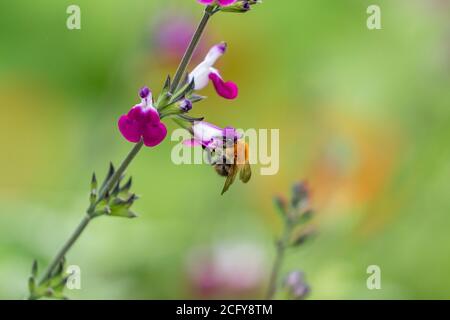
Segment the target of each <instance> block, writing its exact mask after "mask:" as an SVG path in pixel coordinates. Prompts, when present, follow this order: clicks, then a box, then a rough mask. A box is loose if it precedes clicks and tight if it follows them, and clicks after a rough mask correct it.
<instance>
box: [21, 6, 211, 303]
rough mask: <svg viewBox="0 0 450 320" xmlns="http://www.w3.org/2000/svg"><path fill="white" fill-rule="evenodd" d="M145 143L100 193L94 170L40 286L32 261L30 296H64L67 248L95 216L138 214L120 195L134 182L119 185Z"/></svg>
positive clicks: (183, 68)
mask: <svg viewBox="0 0 450 320" xmlns="http://www.w3.org/2000/svg"><path fill="white" fill-rule="evenodd" d="M215 9H217V8H216V6H215V5H211V6H207V7H206V8H205V11H204V14H203V17H202V19H201V21H200V23H199V25H198V27H197V29H196V31H195V33H194V35H193V37H192V39H191V42H190V44H189V46H188V48H187V50H186V52H185V54H184V56H183V59H182V60H181V62H180V65H179V66H178V68H177V71H176V73H175V76H174V81H173V84H172V86H171V87H170V92H169V93H170V94H172V93H173V92H175V91H176V89H177V88H178V86H179V84H180V82H181V79H182V77H183V75H184V74H185V72H186V69H187V67H188V65H189V62H190V61H191V59H192V56H193V54H194V51H195V49H196V48H197V45H198V43H199V41H200V39H201V37H202V35H203V33H204V31H205V28H206V26H207V24H208V21H209V19H210V17H211V16H212V15H213V14H214V13H215V12H217V11H216V10H215ZM142 146H143V141H142V140H141V141H140V142H138V143H137V144H135V145H134V146H133V148H132V149H131V151H130V152H129V153H128V155H127V156H126V157H125V159H124V160H123V161H122V163H121V164H120V166H119V168H118V169H117V170H114V167H113V166H112V165H111V167H110V171H109V173H108V175H107V177H106V179H105V182H104V183H103V185H102V187H101V188H100V192H99V193H98V194H97V192H96V189H97V186H96V185H97V181H96V178H95V174H94V176H93V179H92V184H91V205H90V206H89V208H88V209H87V211H86V213H87V214H86V216H85V217H84V218H83V220H82V221H81V223H80V224H79V225H78V227H77V228H76V230H75V231H74V233H73V234H72V235H71V237H70V238H69V239H68V240H67V241H66V243H65V244H64V245H63V246H62V248H61V249H60V251H59V252H58V253H57V255H56V256H55V258H54V259H53V260H52V262H51V263H50V265H49V266H48V267H47V269H46V270H45V272H44V275H43V276H42V279H41V281H40V282H39V285H38V286H36V284H35V277H36V274H37V263H34V264H33V271H32V276H31V277H30V279H29V289H30V296H29V299H39V298H41V297H44V296H46V297H58V298H60V297H64V296H63V295H62V290H63V287H64V285H65V282H66V281H67V278H68V277H65V276H64V275H63V266H64V260H65V256H66V254H67V252H68V251H69V250H70V249H71V248H72V246H73V245H74V244H75V242H76V241H77V240H78V238H79V237H80V236H81V234H82V233H83V231H84V230H85V229H86V227H87V226H88V225H89V223H90V221H91V220H92V219H94V218H96V217H98V216H101V215H104V214H110V215H116V216H126V217H129V218H132V217H135V215H134V214H133V213H132V212H131V211H129V210H128V209H129V207H130V206H131V204H132V203H133V201H134V200H135V199H136V197H135V196H134V194H132V195H130V196H129V198H128V200H125V201H124V200H123V199H121V198H119V194H120V193H121V192H123V191H125V192H126V193H128V190H129V188H130V186H131V179H130V181H129V183H127V184H126V185H125V186H122V187H120V181H121V180H122V178H123V175H124V173H125V170H126V169H127V168H128V166H129V165H130V164H131V162H132V161H133V159H134V158H135V157H136V156H137V154H138V153H139V151H140V150H141V148H142ZM114 190H116V191H114ZM111 193H112V194H113V196H115V198H114V199H113V201H112V203H111V200H110V198H111ZM112 206H115V207H114V208H115V209H116V212H112V211H111V210H112ZM99 207H100V208H99ZM124 209H125V211H124Z"/></svg>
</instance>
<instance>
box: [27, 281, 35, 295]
mask: <svg viewBox="0 0 450 320" xmlns="http://www.w3.org/2000/svg"><path fill="white" fill-rule="evenodd" d="M28 291H29V292H30V295H33V294H34V292H35V291H36V281H35V279H34V277H29V278H28Z"/></svg>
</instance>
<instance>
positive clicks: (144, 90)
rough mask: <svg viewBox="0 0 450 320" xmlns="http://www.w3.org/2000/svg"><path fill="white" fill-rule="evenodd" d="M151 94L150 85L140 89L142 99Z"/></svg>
mask: <svg viewBox="0 0 450 320" xmlns="http://www.w3.org/2000/svg"><path fill="white" fill-rule="evenodd" d="M149 95H150V89H149V88H148V87H142V88H141V90H140V91H139V96H140V97H141V98H142V99H147V98H148V96H149Z"/></svg>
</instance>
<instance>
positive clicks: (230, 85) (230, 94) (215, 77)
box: [209, 72, 239, 100]
mask: <svg viewBox="0 0 450 320" xmlns="http://www.w3.org/2000/svg"><path fill="white" fill-rule="evenodd" d="M209 79H210V80H211V81H212V82H213V84H214V88H216V92H217V94H218V95H219V96H221V97H223V98H225V99H230V100H233V99H236V98H237V96H238V94H239V89H238V86H237V85H236V84H235V83H234V82H231V81H229V82H224V81H223V79H222V78H221V77H220V75H219V74H217V73H215V72H211V73H210V74H209Z"/></svg>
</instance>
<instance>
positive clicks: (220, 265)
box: [188, 243, 266, 298]
mask: <svg viewBox="0 0 450 320" xmlns="http://www.w3.org/2000/svg"><path fill="white" fill-rule="evenodd" d="M188 258H189V259H188V276H189V280H190V284H191V286H192V289H193V290H194V292H195V293H196V294H198V295H200V296H203V297H207V298H215V297H236V296H243V295H246V294H251V293H254V292H255V291H258V290H260V289H261V287H262V285H263V283H264V279H265V276H266V264H265V260H266V259H265V256H264V254H263V251H262V250H261V248H260V247H259V246H256V245H254V244H250V243H224V244H220V245H218V246H215V247H213V248H211V249H209V250H208V249H206V250H205V249H196V250H194V251H193V252H192V253H191V254H190V255H189V257H188Z"/></svg>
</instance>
